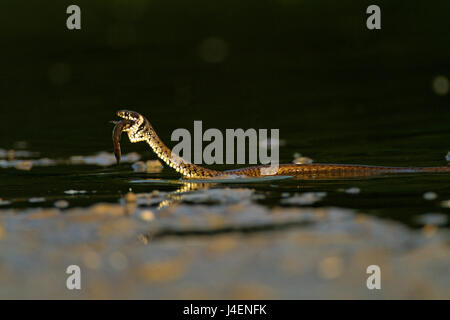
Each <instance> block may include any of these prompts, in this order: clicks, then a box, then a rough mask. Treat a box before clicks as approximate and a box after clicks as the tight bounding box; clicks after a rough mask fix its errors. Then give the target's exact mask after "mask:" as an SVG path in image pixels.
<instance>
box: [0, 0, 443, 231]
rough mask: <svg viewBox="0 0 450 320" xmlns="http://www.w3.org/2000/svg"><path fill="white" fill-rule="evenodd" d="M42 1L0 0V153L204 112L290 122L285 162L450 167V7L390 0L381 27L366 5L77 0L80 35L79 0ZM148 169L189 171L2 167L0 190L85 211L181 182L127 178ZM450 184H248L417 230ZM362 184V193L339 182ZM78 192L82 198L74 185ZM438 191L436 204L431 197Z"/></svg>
mask: <svg viewBox="0 0 450 320" xmlns="http://www.w3.org/2000/svg"><path fill="white" fill-rule="evenodd" d="M45 2H46V1H28V2H27V4H26V6H27V8H28V9H27V10H23V8H22V6H21V5H19V4H18V3H17V2H16V1H2V4H0V7H3V8H2V9H0V21H2V24H3V27H2V28H1V30H0V36H1V39H2V50H1V51H2V52H1V53H0V55H1V57H2V59H1V60H2V72H1V75H0V86H1V88H2V90H1V92H2V96H1V99H0V110H1V112H0V114H1V119H2V125H1V126H0V148H3V149H13V148H14V149H20V147H19V148H17V147H16V144H17V142H18V141H25V142H26V147H25V149H26V150H29V151H32V152H37V153H39V156H37V157H38V158H39V157H48V158H50V159H67V158H69V157H71V156H74V155H83V156H86V155H92V154H95V153H97V152H100V151H108V152H112V145H111V129H112V125H111V124H110V123H108V121H110V120H113V119H115V118H116V117H115V111H116V110H118V109H122V108H129V109H132V110H136V111H139V112H140V113H142V114H144V115H146V116H147V117H148V118H149V120H150V121H151V122H152V124H153V125H154V127H155V129H156V130H157V132H158V134H159V135H160V136H161V138H162V139H163V140H164V141H166V143H167V144H168V145H171V146H172V145H173V143H172V144H171V143H170V134H171V132H172V131H173V130H174V129H176V128H187V129H192V128H193V121H194V120H202V121H203V126H204V128H205V129H206V128H219V129H225V128H256V129H258V128H269V129H270V128H278V129H280V138H281V139H282V140H284V141H285V142H286V144H285V145H284V146H281V148H280V162H281V163H290V162H292V160H293V154H294V153H296V152H298V153H301V154H302V155H304V156H307V157H310V158H312V159H314V161H315V162H325V163H348V164H372V165H390V166H443V165H447V161H446V160H445V155H446V154H447V152H448V151H450V145H449V141H450V126H449V123H450V109H449V106H450V104H449V98H448V94H447V95H439V94H437V93H436V90H435V89H433V81H434V79H436V77H438V76H439V75H443V76H446V77H448V72H449V70H450V65H449V61H450V60H449V56H450V48H449V46H448V40H449V30H448V25H447V23H448V3H447V2H446V1H436V2H434V4H433V6H429V5H427V4H425V3H419V2H418V1H415V2H412V3H411V2H408V3H404V2H399V3H391V2H388V1H381V3H380V6H381V7H382V8H383V20H382V21H383V22H382V23H383V24H382V30H380V31H369V30H367V29H366V28H365V18H366V14H365V8H366V7H367V5H368V2H367V3H366V2H365V1H362V2H358V4H356V3H354V2H351V1H341V2H339V5H338V4H336V3H335V2H332V1H320V3H319V2H304V1H298V2H297V1H249V2H245V3H243V2H241V1H224V2H221V3H216V2H215V3H214V4H212V3H210V2H209V1H199V2H196V3H197V4H192V3H191V2H189V3H188V2H183V1H175V2H174V3H170V4H169V3H166V2H164V1H152V2H146V1H137V2H135V3H134V4H129V5H125V4H124V3H125V2H123V3H122V2H110V1H96V2H95V4H93V3H92V1H78V2H77V4H78V5H80V7H81V8H82V15H83V18H82V30H80V31H69V30H67V29H66V28H65V19H66V17H67V15H66V14H65V8H66V7H67V5H68V4H71V3H72V2H70V3H69V2H67V1H58V4H56V3H53V2H51V1H48V3H49V4H50V3H51V5H45V4H44V3H45ZM400 3H401V4H400ZM6 7H7V8H8V10H4V9H5V8H6ZM211 38H212V39H213V40H212V42H211V41H209V42H208V39H210V40H211ZM205 43H206V44H205ZM208 43H209V45H208ZM211 43H212V44H211ZM122 148H123V151H124V153H128V152H131V151H135V152H138V153H139V154H141V155H142V157H143V159H144V160H147V159H155V155H154V154H152V152H150V150H149V149H148V147H147V146H146V145H144V144H136V145H134V144H133V145H132V144H130V143H129V142H128V141H123V142H122ZM230 168H232V166H227V167H225V166H218V167H217V169H230ZM145 178H161V179H178V178H179V176H178V175H177V174H176V173H174V172H173V171H172V170H170V169H168V168H165V169H164V170H163V171H162V172H161V173H154V174H143V173H136V172H134V171H133V170H132V168H131V164H122V165H120V166H109V167H99V166H89V165H57V166H49V167H33V168H32V169H31V170H29V171H27V170H17V169H14V168H10V169H0V197H1V198H2V199H3V200H7V201H11V204H9V205H6V206H5V207H17V208H25V207H30V206H52V205H53V202H54V201H55V200H57V199H67V200H68V201H69V203H70V206H89V205H92V204H94V203H97V202H104V201H106V202H117V201H118V199H119V198H120V197H122V196H123V194H125V193H126V192H128V190H129V189H130V188H132V190H133V191H134V192H138V193H139V192H149V191H152V190H154V189H157V190H165V191H171V190H176V188H177V186H175V185H151V184H133V183H131V181H132V180H136V179H145ZM449 182H450V175H448V174H433V175H432V174H411V175H402V176H391V177H377V178H363V179H341V180H321V181H311V180H308V181H301V180H294V179H291V180H282V181H274V182H270V183H267V182H265V183H248V184H243V185H239V187H249V188H254V189H256V190H257V191H258V192H260V193H261V194H263V195H265V198H264V199H262V200H260V202H261V203H263V204H266V205H267V206H270V207H273V206H277V205H279V204H280V198H281V197H282V194H283V193H289V194H293V193H295V192H303V191H325V192H326V193H327V196H326V197H325V198H324V199H323V200H322V201H320V202H318V203H316V204H314V205H313V206H316V207H318V206H319V207H320V206H327V207H328V206H336V207H344V208H355V209H357V210H360V211H362V212H364V213H369V214H373V215H378V216H381V217H384V218H388V219H395V220H398V221H401V222H403V223H405V224H408V225H414V217H415V216H416V215H419V214H424V213H429V212H434V213H443V214H446V215H448V214H450V209H448V208H443V207H441V205H440V202H441V201H443V200H448V199H450V184H449ZM215 187H220V185H219V186H215ZM227 187H234V186H228V185H227ZM351 187H357V188H359V189H360V190H361V192H360V193H359V194H347V193H345V192H342V191H340V190H341V189H348V188H351ZM71 189H75V190H85V191H87V193H86V194H81V195H73V196H70V195H67V194H65V193H64V191H66V190H71ZM94 191H95V193H94ZM430 191H432V192H435V193H437V195H438V198H437V199H435V200H433V201H427V200H425V199H424V198H423V194H424V193H426V192H430ZM30 197H45V198H46V202H44V203H39V204H30V203H29V202H28V199H29V198H30Z"/></svg>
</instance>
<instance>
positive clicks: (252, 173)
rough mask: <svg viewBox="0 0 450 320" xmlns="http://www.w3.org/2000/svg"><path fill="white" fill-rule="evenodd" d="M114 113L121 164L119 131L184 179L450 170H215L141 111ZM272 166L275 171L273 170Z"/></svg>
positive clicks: (317, 167) (292, 167) (312, 167)
mask: <svg viewBox="0 0 450 320" xmlns="http://www.w3.org/2000/svg"><path fill="white" fill-rule="evenodd" d="M117 116H119V117H120V118H122V119H121V120H120V121H113V123H114V124H115V126H114V129H113V145H114V154H115V156H116V160H117V163H120V156H121V150H120V137H121V134H122V132H126V133H127V134H128V138H129V139H130V141H131V142H132V143H136V142H141V141H145V142H147V143H148V144H149V145H150V147H151V148H152V150H153V151H154V152H155V153H156V155H157V156H158V157H159V158H160V159H161V160H162V161H164V162H165V163H166V164H167V165H168V166H169V167H171V168H173V169H175V170H176V171H177V172H178V173H180V174H181V175H183V177H184V178H191V179H192V178H195V179H205V178H213V177H227V176H245V177H263V176H295V177H300V178H335V177H352V176H355V177H356V176H372V175H379V174H388V173H415V172H450V166H444V167H383V166H368V165H350V164H323V163H322V164H321V163H314V164H280V165H278V166H277V167H271V166H270V165H260V166H254V167H249V168H242V169H235V170H227V171H217V170H211V169H207V168H204V167H201V166H198V165H196V164H193V163H189V162H187V161H185V160H184V159H182V158H180V157H179V156H178V155H176V154H175V153H172V151H171V150H170V149H169V148H168V147H167V146H166V145H165V144H164V143H163V142H162V141H161V139H160V138H159V137H158V135H157V134H156V132H155V130H154V129H153V127H152V125H151V124H150V122H149V121H148V120H147V119H146V118H145V117H144V116H142V115H141V114H139V113H137V112H135V111H130V110H121V111H118V112H117ZM273 169H275V170H273Z"/></svg>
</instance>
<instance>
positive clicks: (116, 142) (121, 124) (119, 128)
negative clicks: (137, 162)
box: [111, 119, 134, 164]
mask: <svg viewBox="0 0 450 320" xmlns="http://www.w3.org/2000/svg"><path fill="white" fill-rule="evenodd" d="M111 123H114V124H115V126H114V129H113V132H112V140H113V146H114V156H115V157H116V161H117V164H120V157H121V154H122V153H121V150H120V137H121V135H122V132H123V131H125V130H126V129H128V128H129V127H131V126H132V125H133V124H134V121H132V120H128V119H123V120H120V121H111Z"/></svg>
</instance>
